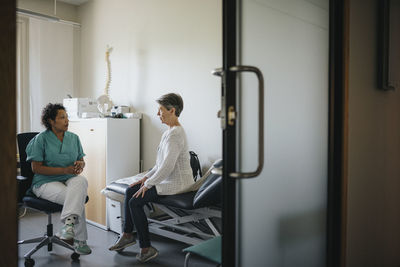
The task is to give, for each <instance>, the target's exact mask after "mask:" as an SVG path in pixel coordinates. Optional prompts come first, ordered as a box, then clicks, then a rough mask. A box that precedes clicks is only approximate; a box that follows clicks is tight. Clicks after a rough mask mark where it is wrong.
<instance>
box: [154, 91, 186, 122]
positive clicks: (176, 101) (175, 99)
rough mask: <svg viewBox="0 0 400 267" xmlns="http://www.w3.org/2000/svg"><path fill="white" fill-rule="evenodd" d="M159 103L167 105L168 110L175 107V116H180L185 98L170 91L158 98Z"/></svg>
mask: <svg viewBox="0 0 400 267" xmlns="http://www.w3.org/2000/svg"><path fill="white" fill-rule="evenodd" d="M156 101H157V103H158V104H160V105H161V106H163V107H165V108H166V109H167V110H170V109H171V108H175V116H177V117H179V115H180V114H181V112H182V110H183V100H182V97H181V96H180V95H178V94H174V93H169V94H165V95H163V96H161V97H160V98H159V99H157V100H156Z"/></svg>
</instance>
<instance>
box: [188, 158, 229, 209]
mask: <svg viewBox="0 0 400 267" xmlns="http://www.w3.org/2000/svg"><path fill="white" fill-rule="evenodd" d="M220 167H222V160H217V161H216V162H215V163H214V164H213V168H220ZM221 201H222V176H221V175H219V174H214V173H212V172H210V174H209V175H208V177H207V178H206V180H205V181H204V182H203V184H202V185H201V187H200V188H199V190H197V192H196V195H195V196H194V198H193V207H195V208H202V207H207V206H214V205H218V204H220V203H221Z"/></svg>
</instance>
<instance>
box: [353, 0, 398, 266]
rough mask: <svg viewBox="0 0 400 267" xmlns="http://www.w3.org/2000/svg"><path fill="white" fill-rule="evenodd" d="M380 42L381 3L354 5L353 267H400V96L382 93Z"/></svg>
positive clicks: (363, 0)
mask: <svg viewBox="0 0 400 267" xmlns="http://www.w3.org/2000/svg"><path fill="white" fill-rule="evenodd" d="M376 40H377V1H376V0H353V1H350V61H349V64H350V65H349V147H348V156H349V169H348V196H347V198H348V203H347V209H348V210H347V212H348V213H347V265H346V266H349V267H352V266H364V267H368V266H371V267H372V266H400V254H399V253H398V252H399V251H400V228H399V225H400V211H399V203H400V194H399V189H400V179H399V178H400V164H399V163H400V104H399V103H400V92H399V91H398V90H397V91H389V92H384V91H380V90H378V89H377V86H376V84H377V41H376ZM397 71H400V70H397Z"/></svg>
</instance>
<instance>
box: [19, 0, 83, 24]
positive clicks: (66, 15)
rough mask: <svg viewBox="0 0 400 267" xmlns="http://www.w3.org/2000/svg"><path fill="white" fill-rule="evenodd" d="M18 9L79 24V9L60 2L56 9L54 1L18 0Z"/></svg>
mask: <svg viewBox="0 0 400 267" xmlns="http://www.w3.org/2000/svg"><path fill="white" fill-rule="evenodd" d="M17 7H18V8H21V9H25V10H29V11H34V12H36V13H40V14H43V15H48V16H54V17H58V18H60V19H62V20H67V21H73V22H78V7H77V6H75V5H70V4H67V3H64V2H60V1H57V3H56V8H55V9H54V0H17Z"/></svg>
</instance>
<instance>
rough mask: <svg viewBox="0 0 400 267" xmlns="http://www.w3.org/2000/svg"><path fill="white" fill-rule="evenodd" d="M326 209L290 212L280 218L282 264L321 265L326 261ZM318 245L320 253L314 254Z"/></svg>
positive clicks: (279, 236)
mask: <svg viewBox="0 0 400 267" xmlns="http://www.w3.org/2000/svg"><path fill="white" fill-rule="evenodd" d="M325 222H326V209H325V208H321V209H317V210H310V211H307V212H303V213H297V214H290V215H287V216H284V217H282V218H281V219H280V220H279V226H278V227H279V235H278V238H279V240H278V242H279V251H280V253H281V255H280V257H279V258H280V259H281V260H282V262H281V264H280V266H320V264H324V263H325V253H326V252H325V247H326V241H325V240H326V229H325V227H324V226H325V225H326V223H325ZM316 247H319V248H320V252H321V253H319V254H318V255H313V254H315V253H311V252H315V251H316Z"/></svg>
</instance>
